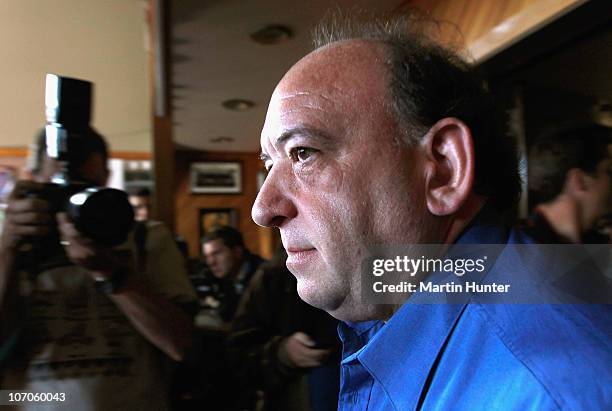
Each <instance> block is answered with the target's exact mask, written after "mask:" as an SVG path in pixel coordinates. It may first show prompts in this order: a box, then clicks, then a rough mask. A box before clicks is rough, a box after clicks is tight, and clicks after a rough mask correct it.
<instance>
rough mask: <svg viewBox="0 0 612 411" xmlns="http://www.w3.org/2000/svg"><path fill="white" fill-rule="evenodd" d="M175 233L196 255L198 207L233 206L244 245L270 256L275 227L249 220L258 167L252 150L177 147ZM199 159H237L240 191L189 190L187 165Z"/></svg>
mask: <svg viewBox="0 0 612 411" xmlns="http://www.w3.org/2000/svg"><path fill="white" fill-rule="evenodd" d="M175 158H176V163H175V164H176V165H175V169H176V179H175V181H176V186H175V194H174V198H175V201H176V202H175V204H176V214H175V216H176V217H175V222H176V225H175V227H176V233H177V234H178V235H180V236H183V237H184V238H185V239H186V240H187V242H188V244H189V254H190V256H191V257H197V256H199V255H200V250H199V243H200V222H199V216H200V214H199V210H200V209H201V208H235V209H236V210H237V211H238V229H239V230H240V231H241V232H242V233H243V235H244V239H245V242H246V246H247V247H248V248H249V249H250V250H251V251H253V252H255V253H258V254H260V255H262V256H264V257H266V258H269V257H270V256H271V253H272V250H273V248H274V245H275V244H276V242H275V241H276V237H275V236H276V234H275V231H274V230H272V229H268V228H262V227H259V226H257V225H256V224H255V223H254V222H253V220H251V207H252V206H253V202H254V201H255V197H256V196H257V181H256V180H257V178H256V176H257V172H258V171H259V170H260V169H261V168H262V164H261V161H260V160H259V155H258V154H256V153H207V152H201V151H186V150H178V151H177V152H176V157H175ZM201 161H238V162H240V163H241V164H242V186H243V189H242V193H241V194H224V195H213V194H191V193H190V190H189V165H190V164H191V163H192V162H201Z"/></svg>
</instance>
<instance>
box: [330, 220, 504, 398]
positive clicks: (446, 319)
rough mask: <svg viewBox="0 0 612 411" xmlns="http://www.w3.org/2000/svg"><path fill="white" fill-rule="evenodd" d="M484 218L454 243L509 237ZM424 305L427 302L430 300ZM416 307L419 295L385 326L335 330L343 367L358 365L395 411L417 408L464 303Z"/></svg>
mask: <svg viewBox="0 0 612 411" xmlns="http://www.w3.org/2000/svg"><path fill="white" fill-rule="evenodd" d="M487 215H488V213H481V214H480V215H479V217H478V218H477V219H475V221H474V222H473V223H472V224H470V225H469V226H468V227H467V228H466V229H465V230H464V231H463V233H462V234H461V236H460V237H459V239H458V240H457V242H456V243H457V244H501V243H505V242H506V241H507V238H508V237H507V236H508V232H507V231H505V230H503V229H502V228H501V227H499V226H496V225H493V224H489V223H488V221H490V220H489V219H488V218H487ZM449 275H452V274H449ZM436 277H437V278H432V277H429V278H428V279H429V280H431V281H434V282H443V281H446V280H447V277H446V276H443V275H439V276H436ZM427 301H428V302H431V299H428V300H427ZM447 301H448V300H447ZM420 302H422V301H421V299H420V298H419V294H418V293H417V294H414V295H412V296H411V297H410V299H409V300H408V301H407V302H406V303H404V305H403V306H402V307H401V308H400V309H399V310H398V311H397V312H396V313H395V315H393V317H391V319H390V320H389V321H388V322H387V323H386V324H384V323H383V322H381V321H369V322H364V323H352V324H348V323H347V324H344V325H341V326H339V332H340V337H341V339H342V341H343V344H344V346H345V350H344V352H343V358H344V360H343V363H346V362H347V361H351V360H354V359H357V360H359V362H360V363H361V364H362V365H363V366H364V367H365V368H366V369H367V371H368V372H369V373H370V374H371V375H372V376H373V377H374V379H375V380H377V382H378V383H379V384H381V385H382V387H383V389H384V390H385V391H386V392H387V394H388V395H389V398H390V400H391V402H392V403H393V405H394V406H395V408H396V409H400V410H404V409H412V408H415V407H416V406H417V404H418V403H419V400H420V397H421V393H422V390H423V388H424V387H425V385H426V383H427V378H428V376H429V374H430V372H431V370H432V369H433V368H434V364H435V362H436V359H437V358H438V355H439V353H440V351H441V350H442V349H443V348H444V346H445V344H446V342H447V340H448V338H449V336H450V335H451V333H452V331H453V328H454V327H455V324H456V323H457V321H458V319H459V318H460V316H461V314H462V312H463V310H464V309H465V306H466V305H467V303H468V299H467V297H466V298H463V299H461V300H455V301H452V304H451V303H448V302H446V301H440V303H439V304H421V303H420ZM351 329H352V330H351ZM349 330H351V331H350V332H349Z"/></svg>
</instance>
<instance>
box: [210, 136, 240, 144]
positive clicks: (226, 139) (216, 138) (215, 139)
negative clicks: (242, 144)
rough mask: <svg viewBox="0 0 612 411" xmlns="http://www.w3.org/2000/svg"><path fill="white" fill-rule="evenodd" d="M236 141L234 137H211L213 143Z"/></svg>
mask: <svg viewBox="0 0 612 411" xmlns="http://www.w3.org/2000/svg"><path fill="white" fill-rule="evenodd" d="M233 141H234V137H224V136H223V137H213V138H211V139H210V142H211V143H231V142H233Z"/></svg>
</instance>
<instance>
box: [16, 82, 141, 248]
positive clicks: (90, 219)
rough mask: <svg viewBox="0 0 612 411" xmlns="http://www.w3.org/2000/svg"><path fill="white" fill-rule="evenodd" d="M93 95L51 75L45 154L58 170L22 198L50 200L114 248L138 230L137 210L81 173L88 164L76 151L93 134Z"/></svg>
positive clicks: (54, 207) (80, 227)
mask: <svg viewBox="0 0 612 411" xmlns="http://www.w3.org/2000/svg"><path fill="white" fill-rule="evenodd" d="M91 96H92V84H91V83H90V82H88V81H83V80H77V79H72V78H67V77H60V76H57V75H54V74H47V77H46V90H45V106H46V110H45V112H46V117H47V124H46V126H45V145H46V154H47V156H48V157H49V158H51V159H53V160H55V161H57V162H58V163H59V165H60V168H59V170H58V172H57V173H56V174H55V175H54V176H53V177H52V178H51V182H50V183H45V184H41V185H40V186H38V187H37V188H36V189H32V190H29V191H28V192H26V193H24V195H25V196H30V197H37V198H42V199H44V200H46V201H47V202H49V204H50V208H51V211H52V212H53V213H57V212H66V213H67V214H68V216H69V218H70V219H71V221H72V222H73V223H74V225H75V227H76V229H77V230H78V231H79V232H80V233H81V234H83V235H84V236H85V237H88V238H90V239H91V240H93V241H95V242H96V243H99V244H101V245H106V246H116V245H119V244H121V243H123V242H124V241H125V240H126V239H127V236H128V234H129V232H130V231H131V230H132V228H133V226H134V211H133V209H132V206H131V205H130V202H129V200H128V196H127V194H126V193H125V192H124V191H121V190H117V189H113V188H105V187H97V186H96V184H94V183H91V182H87V181H82V177H81V176H80V173H79V171H80V170H79V167H81V166H82V165H83V163H84V162H86V161H87V160H88V159H87V158H82V157H83V155H82V153H81V152H80V150H78V148H79V147H83V145H84V144H85V143H87V141H85V140H84V139H91V138H93V137H92V136H93V133H94V132H93V130H92V129H91V127H90V125H89V122H90V118H91ZM75 148H77V150H74V149H75ZM81 151H82V150H81Z"/></svg>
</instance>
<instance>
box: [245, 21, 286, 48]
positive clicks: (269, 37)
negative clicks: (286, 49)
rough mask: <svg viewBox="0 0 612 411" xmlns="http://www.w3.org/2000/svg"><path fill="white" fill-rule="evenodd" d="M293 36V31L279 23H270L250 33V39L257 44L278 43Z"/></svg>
mask: <svg viewBox="0 0 612 411" xmlns="http://www.w3.org/2000/svg"><path fill="white" fill-rule="evenodd" d="M292 36H293V31H291V29H290V28H289V27H287V26H282V25H280V24H270V25H268V26H265V27H264V28H262V29H259V30H257V31H256V32H255V33H252V34H251V40H253V41H254V42H255V43H259V44H265V45H270V44H279V43H282V42H284V41H287V40H289V39H290V38H291V37H292Z"/></svg>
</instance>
